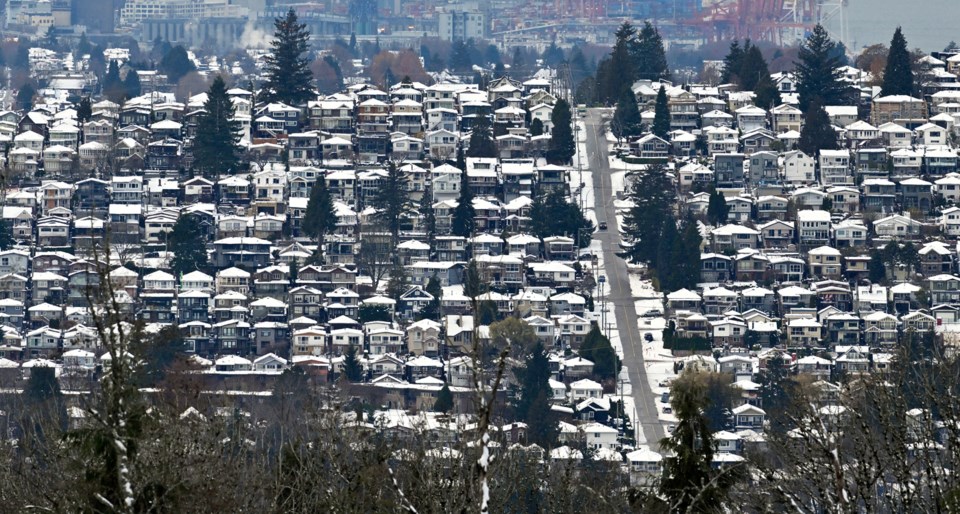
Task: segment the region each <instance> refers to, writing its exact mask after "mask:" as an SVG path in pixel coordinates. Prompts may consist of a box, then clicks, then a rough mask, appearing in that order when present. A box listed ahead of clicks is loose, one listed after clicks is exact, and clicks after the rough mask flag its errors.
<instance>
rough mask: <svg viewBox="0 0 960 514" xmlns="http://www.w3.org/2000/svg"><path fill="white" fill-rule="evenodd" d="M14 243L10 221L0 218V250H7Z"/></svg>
mask: <svg viewBox="0 0 960 514" xmlns="http://www.w3.org/2000/svg"><path fill="white" fill-rule="evenodd" d="M16 243H17V242H16V240H14V238H13V230H11V227H10V223H9V222H8V221H7V220H4V219H0V251H6V250H9V249H10V248H12V247H13V245H15V244H16Z"/></svg>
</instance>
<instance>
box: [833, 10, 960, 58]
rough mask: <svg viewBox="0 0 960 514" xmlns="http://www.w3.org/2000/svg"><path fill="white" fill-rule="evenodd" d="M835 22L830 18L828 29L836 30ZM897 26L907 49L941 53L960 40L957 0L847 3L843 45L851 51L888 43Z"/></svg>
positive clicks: (835, 20) (835, 19)
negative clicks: (846, 45) (845, 40)
mask: <svg viewBox="0 0 960 514" xmlns="http://www.w3.org/2000/svg"><path fill="white" fill-rule="evenodd" d="M838 21H839V20H838V19H837V18H834V19H833V20H832V21H831V23H830V25H831V28H834V27H838V26H839V25H838ZM897 25H900V26H902V27H903V33H904V35H905V36H906V38H907V42H908V43H909V44H910V48H920V49H922V50H923V51H924V52H927V53H929V52H931V51H935V50H942V49H943V48H944V47H945V46H947V43H949V42H950V41H951V40H958V41H960V9H958V8H957V0H916V1H912V2H908V1H904V0H850V3H849V5H848V7H847V27H848V34H849V35H848V38H849V41H847V44H848V46H849V47H850V48H851V49H852V50H856V49H859V48H862V47H864V46H868V45H872V44H874V43H884V44H890V38H891V37H892V36H893V31H894V29H896V27H897Z"/></svg>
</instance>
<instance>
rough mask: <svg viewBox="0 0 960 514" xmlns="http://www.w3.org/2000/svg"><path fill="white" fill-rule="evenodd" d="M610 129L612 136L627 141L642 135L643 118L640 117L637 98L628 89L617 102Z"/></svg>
mask: <svg viewBox="0 0 960 514" xmlns="http://www.w3.org/2000/svg"><path fill="white" fill-rule="evenodd" d="M611 128H612V129H613V133H614V135H615V136H617V138H622V139H629V138H631V137H636V136H639V135H640V134H642V133H643V118H641V117H640V107H639V105H638V104H637V97H636V96H635V95H634V94H633V91H632V90H630V89H629V88H628V89H625V90H624V91H623V93H622V94H621V95H620V99H619V100H618V101H617V108H616V110H614V112H613V123H612V124H611Z"/></svg>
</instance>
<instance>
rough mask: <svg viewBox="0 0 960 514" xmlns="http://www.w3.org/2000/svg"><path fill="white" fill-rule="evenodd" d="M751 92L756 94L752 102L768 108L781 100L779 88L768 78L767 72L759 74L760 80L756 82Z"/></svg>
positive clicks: (778, 103) (776, 104)
mask: <svg viewBox="0 0 960 514" xmlns="http://www.w3.org/2000/svg"><path fill="white" fill-rule="evenodd" d="M753 92H754V93H755V94H756V97H755V98H754V103H755V104H756V105H757V107H760V108H763V109H767V110H769V109H772V108H774V107H776V106H778V105H780V104H781V103H782V102H783V100H782V99H781V98H780V89H779V88H777V84H776V83H774V82H773V79H772V78H770V74H769V73H766V74H763V75H760V82H758V83H757V87H756V88H754V90H753Z"/></svg>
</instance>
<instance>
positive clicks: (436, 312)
mask: <svg viewBox="0 0 960 514" xmlns="http://www.w3.org/2000/svg"><path fill="white" fill-rule="evenodd" d="M424 290H425V291H426V292H427V293H428V294H430V296H432V297H433V299H432V300H430V302H428V303H427V306H426V308H424V309H423V310H422V311H420V318H421V319H432V320H438V319H440V301H441V300H442V297H443V287H441V286H440V279H438V278H437V276H436V275H432V276H430V280H427V287H426V288H424Z"/></svg>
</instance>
